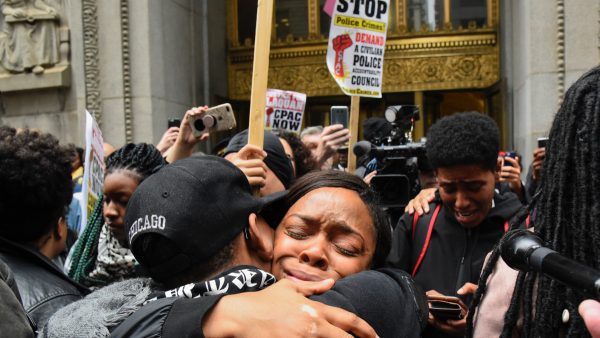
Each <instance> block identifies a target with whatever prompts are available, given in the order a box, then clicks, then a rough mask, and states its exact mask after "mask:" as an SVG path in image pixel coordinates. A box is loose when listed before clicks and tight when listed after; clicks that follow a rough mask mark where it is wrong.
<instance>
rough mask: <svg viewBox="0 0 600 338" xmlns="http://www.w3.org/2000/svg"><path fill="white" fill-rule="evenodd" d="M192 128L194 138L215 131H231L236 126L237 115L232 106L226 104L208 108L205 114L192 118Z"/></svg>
mask: <svg viewBox="0 0 600 338" xmlns="http://www.w3.org/2000/svg"><path fill="white" fill-rule="evenodd" d="M190 126H191V127H192V131H193V132H194V136H200V135H202V134H206V133H209V132H215V131H222V130H231V129H233V128H235V126H236V121H235V115H234V114H233V109H232V108H231V105H230V104H229V103H224V104H221V105H218V106H215V107H211V108H208V110H207V111H205V112H204V114H200V115H196V116H194V117H193V118H191V119H190Z"/></svg>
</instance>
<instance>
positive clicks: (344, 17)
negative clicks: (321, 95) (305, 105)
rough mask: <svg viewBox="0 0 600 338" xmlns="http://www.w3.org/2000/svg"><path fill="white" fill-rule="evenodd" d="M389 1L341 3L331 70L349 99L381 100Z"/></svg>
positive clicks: (334, 28)
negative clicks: (357, 97)
mask: <svg viewBox="0 0 600 338" xmlns="http://www.w3.org/2000/svg"><path fill="white" fill-rule="evenodd" d="M388 13H389V0H337V1H336V4H335V6H334V9H333V16H332V18H331V28H330V30H329V44H328V47H327V68H329V72H330V73H331V75H332V76H333V78H334V79H335V80H336V82H337V83H338V85H339V86H340V88H341V89H342V91H343V92H344V93H345V94H346V95H356V96H364V97H381V87H382V82H383V54H384V51H385V41H386V33H387V23H388Z"/></svg>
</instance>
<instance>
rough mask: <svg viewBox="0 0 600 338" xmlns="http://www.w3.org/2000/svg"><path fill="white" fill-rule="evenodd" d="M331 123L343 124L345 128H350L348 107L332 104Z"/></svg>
mask: <svg viewBox="0 0 600 338" xmlns="http://www.w3.org/2000/svg"><path fill="white" fill-rule="evenodd" d="M330 121H331V125H334V124H341V125H342V126H344V128H348V107H347V106H331V120H330Z"/></svg>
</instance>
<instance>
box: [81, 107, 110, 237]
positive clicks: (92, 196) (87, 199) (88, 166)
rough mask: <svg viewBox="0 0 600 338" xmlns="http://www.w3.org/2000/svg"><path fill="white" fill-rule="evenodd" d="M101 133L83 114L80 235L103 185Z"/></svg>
mask: <svg viewBox="0 0 600 338" xmlns="http://www.w3.org/2000/svg"><path fill="white" fill-rule="evenodd" d="M103 143H104V140H103V138H102V131H101V130H100V127H99V126H98V123H97V122H96V120H95V119H94V117H93V116H92V114H90V113H89V112H88V111H87V110H86V112H85V162H84V165H83V183H82V186H81V192H82V203H81V225H80V227H79V233H82V232H83V230H84V228H85V226H86V224H87V217H88V215H89V214H91V213H92V211H93V210H94V205H96V202H97V201H98V199H99V198H100V196H102V193H103V191H102V189H103V185H104V169H105V167H104V148H103V147H102V144H103Z"/></svg>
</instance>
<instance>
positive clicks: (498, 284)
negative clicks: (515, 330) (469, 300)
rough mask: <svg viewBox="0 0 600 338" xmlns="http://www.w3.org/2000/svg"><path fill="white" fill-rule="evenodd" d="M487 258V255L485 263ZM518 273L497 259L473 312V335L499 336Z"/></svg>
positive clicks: (478, 336) (481, 336)
mask: <svg viewBox="0 0 600 338" xmlns="http://www.w3.org/2000/svg"><path fill="white" fill-rule="evenodd" d="M488 258H489V255H488V257H487V258H486V263H487V260H488ZM486 263H484V266H485V264H486ZM518 274H519V272H518V271H516V270H513V269H511V268H510V267H508V265H506V263H505V262H504V261H503V260H502V258H499V259H498V262H497V263H496V265H495V266H494V270H493V271H492V274H491V275H490V277H489V278H488V283H487V291H486V293H485V295H484V296H483V299H482V300H481V303H480V304H479V307H478V308H477V309H476V312H475V317H474V320H473V322H474V323H473V325H474V332H473V333H474V334H473V337H476V338H489V337H499V336H500V334H501V333H502V328H503V327H504V314H505V313H506V311H507V310H508V307H509V305H510V300H511V298H512V295H513V291H514V288H515V282H516V280H517V275H518ZM521 321H522V320H521V319H519V322H518V323H517V327H520V326H521V325H520V324H521Z"/></svg>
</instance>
